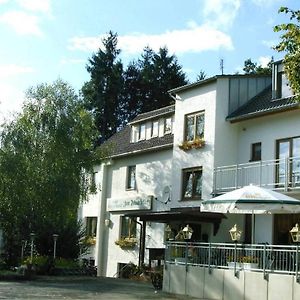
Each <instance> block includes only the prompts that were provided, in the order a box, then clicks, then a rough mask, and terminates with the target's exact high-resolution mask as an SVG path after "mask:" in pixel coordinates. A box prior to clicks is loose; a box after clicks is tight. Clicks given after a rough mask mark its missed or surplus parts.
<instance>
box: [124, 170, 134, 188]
mask: <svg viewBox="0 0 300 300" xmlns="http://www.w3.org/2000/svg"><path fill="white" fill-rule="evenodd" d="M135 186H136V178H135V166H129V167H127V184H126V189H128V190H134V189H135Z"/></svg>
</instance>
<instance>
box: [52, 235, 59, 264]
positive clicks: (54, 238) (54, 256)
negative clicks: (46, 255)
mask: <svg viewBox="0 0 300 300" xmlns="http://www.w3.org/2000/svg"><path fill="white" fill-rule="evenodd" d="M52 237H53V242H54V243H53V259H54V260H55V258H56V242H57V238H58V234H56V233H54V234H52Z"/></svg>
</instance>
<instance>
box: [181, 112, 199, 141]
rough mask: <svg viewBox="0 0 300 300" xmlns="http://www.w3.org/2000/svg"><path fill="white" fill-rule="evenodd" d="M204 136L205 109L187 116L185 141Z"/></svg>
mask: <svg viewBox="0 0 300 300" xmlns="http://www.w3.org/2000/svg"><path fill="white" fill-rule="evenodd" d="M203 138H204V111H202V112H198V113H195V114H189V115H186V116H185V141H194V140H195V139H203Z"/></svg>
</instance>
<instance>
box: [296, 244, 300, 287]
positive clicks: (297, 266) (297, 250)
mask: <svg viewBox="0 0 300 300" xmlns="http://www.w3.org/2000/svg"><path fill="white" fill-rule="evenodd" d="M298 259H299V243H297V245H296V275H295V276H296V281H297V282H300V278H299V276H298V273H299V263H298Z"/></svg>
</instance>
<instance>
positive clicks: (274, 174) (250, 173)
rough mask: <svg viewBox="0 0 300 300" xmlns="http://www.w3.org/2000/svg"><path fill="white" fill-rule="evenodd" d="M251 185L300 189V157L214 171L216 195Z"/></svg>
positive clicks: (244, 164)
mask: <svg viewBox="0 0 300 300" xmlns="http://www.w3.org/2000/svg"><path fill="white" fill-rule="evenodd" d="M249 184H253V185H258V186H262V187H266V188H271V189H279V190H285V191H288V190H289V189H296V188H300V157H287V158H284V159H274V160H265V161H255V162H249V163H243V164H237V165H230V166H222V167H217V168H215V169H214V187H213V193H214V194H220V193H224V192H228V191H231V190H234V189H238V188H241V187H243V186H246V185H249Z"/></svg>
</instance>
